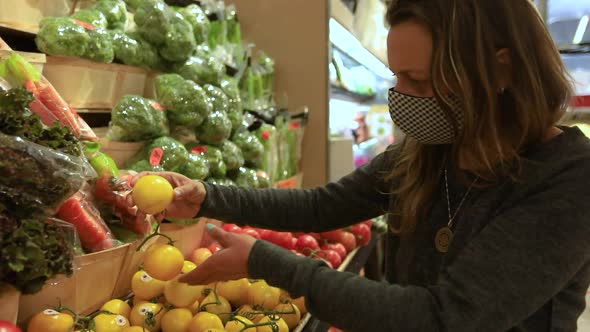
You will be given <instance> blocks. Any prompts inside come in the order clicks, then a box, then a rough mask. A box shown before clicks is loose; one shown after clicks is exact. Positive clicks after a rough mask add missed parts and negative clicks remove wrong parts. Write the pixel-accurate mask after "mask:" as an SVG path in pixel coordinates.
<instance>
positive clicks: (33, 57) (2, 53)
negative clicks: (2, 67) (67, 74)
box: [0, 1, 47, 73]
mask: <svg viewBox="0 0 590 332" xmlns="http://www.w3.org/2000/svg"><path fill="white" fill-rule="evenodd" d="M0 3H2V2H1V1H0ZM14 53H16V54H18V55H20V56H22V57H23V58H24V59H25V60H27V61H28V62H29V63H31V64H32V65H33V66H34V67H35V69H37V70H38V71H39V72H40V73H42V72H43V67H44V66H45V62H46V61H47V58H46V57H45V54H43V53H29V52H15V51H10V50H0V60H4V59H6V58H8V57H9V56H10V55H12V54H14Z"/></svg>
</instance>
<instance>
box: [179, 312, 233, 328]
mask: <svg viewBox="0 0 590 332" xmlns="http://www.w3.org/2000/svg"><path fill="white" fill-rule="evenodd" d="M211 329H218V330H221V331H223V330H224V329H223V323H222V322H221V319H219V317H217V315H214V314H212V313H209V312H199V313H198V314H196V315H195V317H193V319H191V321H190V323H189V324H188V328H187V330H186V331H187V332H205V331H209V330H211Z"/></svg>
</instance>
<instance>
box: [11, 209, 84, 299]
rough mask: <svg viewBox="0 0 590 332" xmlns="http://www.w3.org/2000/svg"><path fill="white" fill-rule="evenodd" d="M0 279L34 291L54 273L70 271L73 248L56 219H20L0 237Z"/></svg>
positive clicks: (24, 289) (22, 291)
mask: <svg viewBox="0 0 590 332" xmlns="http://www.w3.org/2000/svg"><path fill="white" fill-rule="evenodd" d="M0 256H1V257H2V259H1V260H0V282H1V283H7V284H10V285H13V286H14V287H15V288H16V289H18V290H19V291H20V292H21V293H23V294H34V293H37V292H38V291H40V290H41V288H42V287H43V286H44V285H45V282H46V281H47V280H49V279H51V278H53V277H54V276H56V275H59V274H63V275H67V276H70V275H71V274H72V272H73V267H72V262H73V260H74V250H73V245H72V243H69V242H68V240H67V234H66V232H64V229H63V228H62V227H61V226H59V225H58V224H57V223H56V222H53V221H47V220H45V219H44V218H43V219H41V218H39V219H31V218H27V219H21V220H19V221H18V225H17V227H16V228H15V229H14V230H13V231H11V232H10V233H7V234H2V236H1V237H0Z"/></svg>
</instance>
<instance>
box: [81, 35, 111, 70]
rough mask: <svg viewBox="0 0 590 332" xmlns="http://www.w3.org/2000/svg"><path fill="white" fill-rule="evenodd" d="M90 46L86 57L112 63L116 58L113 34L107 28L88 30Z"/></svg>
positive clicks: (87, 48)
mask: <svg viewBox="0 0 590 332" xmlns="http://www.w3.org/2000/svg"><path fill="white" fill-rule="evenodd" d="M88 36H89V37H90V40H89V41H88V46H87V47H86V53H85V54H84V57H85V58H87V59H90V60H94V61H98V62H104V63H111V62H113V59H114V58H115V51H114V49H113V42H112V40H111V35H110V34H109V32H108V31H107V30H106V29H103V28H100V29H94V30H88Z"/></svg>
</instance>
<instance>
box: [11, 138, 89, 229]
mask: <svg viewBox="0 0 590 332" xmlns="http://www.w3.org/2000/svg"><path fill="white" fill-rule="evenodd" d="M0 154H1V155H2V156H3V158H2V159H1V160H0V213H1V211H2V210H3V209H6V210H7V211H10V213H11V214H14V215H15V216H17V217H24V218H26V217H28V216H31V215H33V214H37V213H38V214H44V215H51V214H53V212H55V210H56V209H57V208H58V207H59V205H60V204H61V203H62V202H63V201H64V200H66V199H67V198H68V197H70V196H71V195H72V194H74V193H75V192H76V191H78V190H79V189H80V188H81V187H82V185H83V184H84V183H85V181H86V180H87V179H90V178H93V177H96V173H95V172H94V170H93V169H92V167H90V165H89V164H88V163H87V162H86V161H85V160H84V159H82V158H79V157H75V156H71V155H68V154H65V153H60V152H57V151H55V150H53V149H50V148H47V147H44V146H41V145H38V144H35V143H31V142H28V141H25V140H23V139H22V138H20V137H15V136H7V135H4V134H2V133H0Z"/></svg>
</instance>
